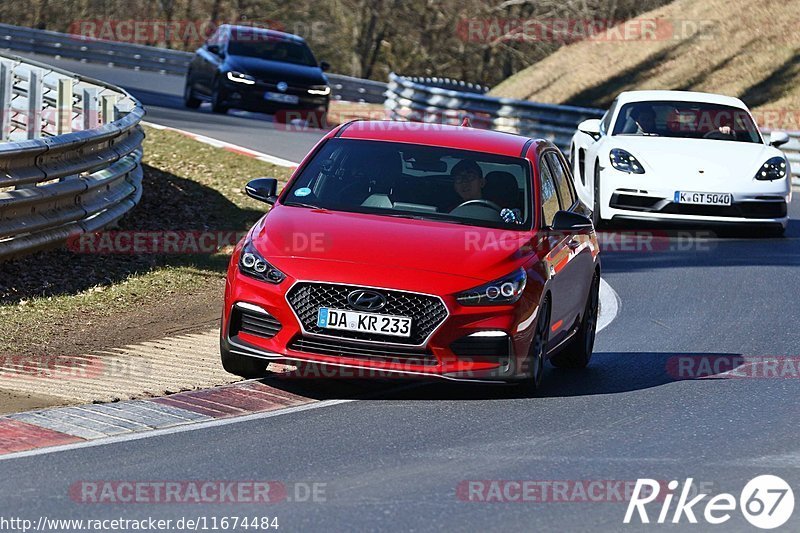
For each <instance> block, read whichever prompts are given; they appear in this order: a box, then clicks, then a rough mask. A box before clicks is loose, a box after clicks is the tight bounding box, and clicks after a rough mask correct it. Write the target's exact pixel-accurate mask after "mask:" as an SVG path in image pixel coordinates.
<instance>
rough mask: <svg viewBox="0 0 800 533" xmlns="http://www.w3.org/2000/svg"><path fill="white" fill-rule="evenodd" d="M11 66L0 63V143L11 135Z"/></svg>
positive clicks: (12, 73) (12, 74)
mask: <svg viewBox="0 0 800 533" xmlns="http://www.w3.org/2000/svg"><path fill="white" fill-rule="evenodd" d="M13 77H14V72H13V71H12V69H11V65H9V64H8V63H6V62H5V61H0V142H2V141H7V140H8V137H9V135H11V92H12V91H13V90H14V89H13V85H12V78H13Z"/></svg>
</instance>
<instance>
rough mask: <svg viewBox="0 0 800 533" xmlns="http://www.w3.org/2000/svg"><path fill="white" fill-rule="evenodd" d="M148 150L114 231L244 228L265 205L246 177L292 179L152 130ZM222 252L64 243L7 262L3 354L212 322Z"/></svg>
mask: <svg viewBox="0 0 800 533" xmlns="http://www.w3.org/2000/svg"><path fill="white" fill-rule="evenodd" d="M144 153H145V156H144V161H143V165H144V188H143V195H142V200H141V202H140V204H139V205H138V206H137V207H136V208H134V209H133V210H132V211H131V212H130V213H129V214H128V215H126V216H125V217H124V218H123V219H122V220H121V221H120V222H119V227H118V228H116V230H117V231H174V230H177V231H204V230H205V231H217V230H219V231H226V230H231V231H244V230H246V229H247V228H249V227H250V226H251V225H252V224H253V223H254V222H255V221H256V220H257V219H258V218H259V217H260V216H261V215H262V214H263V212H264V204H260V203H259V202H256V201H255V200H252V199H250V198H248V197H247V196H246V195H245V194H244V192H243V187H244V184H245V183H246V181H247V180H248V179H249V178H251V177H256V176H274V177H277V178H278V179H279V180H281V181H284V182H285V180H286V179H287V178H288V177H289V175H290V173H291V169H287V168H283V167H277V166H274V165H271V164H268V163H264V162H261V161H258V160H255V159H252V158H248V157H245V156H241V155H237V154H234V153H230V152H227V151H224V150H219V149H216V148H214V147H211V146H207V145H204V144H201V143H198V142H196V141H194V140H192V139H189V138H187V137H185V136H183V135H180V134H177V133H174V132H170V131H163V130H155V129H151V128H148V129H147V139H146V141H145V144H144ZM224 252H225V250H223V251H222V252H219V253H214V254H206V255H199V254H198V255H154V254H142V255H135V254H88V253H74V252H70V251H68V250H64V249H59V250H52V251H47V252H41V253H37V254H34V255H31V256H27V257H24V258H20V259H17V260H13V261H7V262H4V263H0V330H2V331H3V335H2V337H0V354H43V355H44V354H48V355H49V354H58V355H72V354H77V353H82V352H83V351H84V350H86V349H97V348H106V347H113V346H117V345H119V344H120V343H129V342H136V341H138V340H141V339H148V338H156V337H153V336H152V335H161V334H163V333H165V332H168V331H172V330H174V331H185V330H187V329H191V328H192V327H194V326H197V327H201V325H202V326H203V327H206V328H207V327H209V320H210V321H211V323H213V320H214V317H216V316H218V314H219V302H220V301H221V296H222V293H221V291H222V287H223V286H224V271H225V268H226V265H227V261H228V255H227V254H226V253H224ZM228 253H229V250H228ZM160 318H163V319H164V320H160ZM165 322H168V323H169V324H168V325H165Z"/></svg>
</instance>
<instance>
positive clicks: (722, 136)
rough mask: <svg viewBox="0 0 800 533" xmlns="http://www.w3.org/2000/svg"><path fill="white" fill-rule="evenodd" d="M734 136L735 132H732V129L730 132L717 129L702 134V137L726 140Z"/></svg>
mask: <svg viewBox="0 0 800 533" xmlns="http://www.w3.org/2000/svg"><path fill="white" fill-rule="evenodd" d="M735 138H736V133H734V132H733V130H731V132H730V133H722V132H721V131H719V130H712V131H709V132H707V133H706V134H705V135H703V139H716V140H718V141H727V140H729V139H735Z"/></svg>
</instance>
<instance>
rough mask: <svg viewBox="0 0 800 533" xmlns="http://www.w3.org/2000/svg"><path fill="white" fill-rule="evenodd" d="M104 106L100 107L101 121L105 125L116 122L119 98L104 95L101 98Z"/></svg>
mask: <svg viewBox="0 0 800 533" xmlns="http://www.w3.org/2000/svg"><path fill="white" fill-rule="evenodd" d="M101 103H102V105H101V106H100V113H101V114H100V120H101V122H102V123H103V124H108V123H109V122H114V121H115V120H116V116H115V113H116V104H117V96H116V95H113V94H104V95H103V96H102V98H101Z"/></svg>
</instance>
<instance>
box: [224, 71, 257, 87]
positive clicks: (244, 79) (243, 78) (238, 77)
mask: <svg viewBox="0 0 800 533" xmlns="http://www.w3.org/2000/svg"><path fill="white" fill-rule="evenodd" d="M228 79H229V80H231V81H235V82H236V83H244V84H245V85H253V84H254V83H255V82H256V79H255V78H254V77H253V76H250V75H249V74H242V73H241V72H236V71H233V70H232V71H230V72H228Z"/></svg>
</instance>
